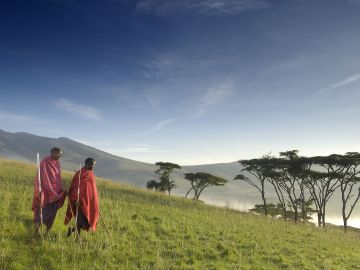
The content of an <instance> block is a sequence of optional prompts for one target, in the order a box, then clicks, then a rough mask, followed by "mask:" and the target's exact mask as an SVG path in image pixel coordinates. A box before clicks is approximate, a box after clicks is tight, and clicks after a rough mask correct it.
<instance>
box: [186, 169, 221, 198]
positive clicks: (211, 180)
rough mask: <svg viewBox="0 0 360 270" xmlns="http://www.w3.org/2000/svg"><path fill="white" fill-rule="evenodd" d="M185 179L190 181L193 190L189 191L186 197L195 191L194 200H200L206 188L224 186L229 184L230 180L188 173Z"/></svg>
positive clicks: (204, 174) (201, 173) (200, 173)
mask: <svg viewBox="0 0 360 270" xmlns="http://www.w3.org/2000/svg"><path fill="white" fill-rule="evenodd" d="M185 179H186V180H188V181H189V182H190V185H191V188H190V189H189V190H188V192H187V193H186V195H185V197H187V196H188V195H189V193H190V191H194V198H193V199H194V200H199V197H200V195H201V193H202V192H203V191H204V189H205V188H208V187H211V186H223V185H225V183H227V182H228V180H226V179H224V178H222V177H219V176H215V175H212V174H209V173H204V172H198V173H186V174H185Z"/></svg>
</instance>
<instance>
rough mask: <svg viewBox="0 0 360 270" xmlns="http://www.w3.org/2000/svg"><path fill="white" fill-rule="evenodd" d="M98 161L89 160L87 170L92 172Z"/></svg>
mask: <svg viewBox="0 0 360 270" xmlns="http://www.w3.org/2000/svg"><path fill="white" fill-rule="evenodd" d="M95 164H96V161H95V159H93V158H87V159H86V160H85V168H86V169H87V170H92V169H93V168H94V167H95Z"/></svg>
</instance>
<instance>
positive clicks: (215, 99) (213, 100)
mask: <svg viewBox="0 0 360 270" xmlns="http://www.w3.org/2000/svg"><path fill="white" fill-rule="evenodd" d="M231 92H232V85H231V84H229V83H223V84H219V85H217V86H215V87H212V88H209V89H207V90H206V91H205V93H204V94H203V95H202V96H201V97H200V101H199V104H198V106H197V108H196V112H195V113H194V117H202V116H204V115H205V114H206V113H207V111H208V110H209V109H210V107H211V106H213V105H215V104H218V103H220V102H222V101H223V100H224V99H225V98H226V97H228V96H229V95H230V94H231Z"/></svg>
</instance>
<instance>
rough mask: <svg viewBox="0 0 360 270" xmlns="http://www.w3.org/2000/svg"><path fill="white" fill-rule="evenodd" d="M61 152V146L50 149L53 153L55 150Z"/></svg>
mask: <svg viewBox="0 0 360 270" xmlns="http://www.w3.org/2000/svg"><path fill="white" fill-rule="evenodd" d="M55 151H56V152H60V151H61V149H60V148H59V147H53V148H51V150H50V153H53V152H55Z"/></svg>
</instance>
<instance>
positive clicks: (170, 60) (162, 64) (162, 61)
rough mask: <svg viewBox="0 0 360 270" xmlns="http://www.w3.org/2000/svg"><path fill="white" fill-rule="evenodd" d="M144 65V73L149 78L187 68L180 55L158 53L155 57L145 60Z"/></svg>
mask: <svg viewBox="0 0 360 270" xmlns="http://www.w3.org/2000/svg"><path fill="white" fill-rule="evenodd" d="M142 66H143V75H144V77H145V78H147V79H151V78H158V77H160V76H162V75H166V74H172V73H173V72H176V71H181V70H183V69H184V68H185V64H184V61H183V60H182V59H180V57H178V56H176V55H171V54H162V55H158V56H157V57H155V58H154V59H151V60H149V61H147V62H144V63H143V64H142Z"/></svg>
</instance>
